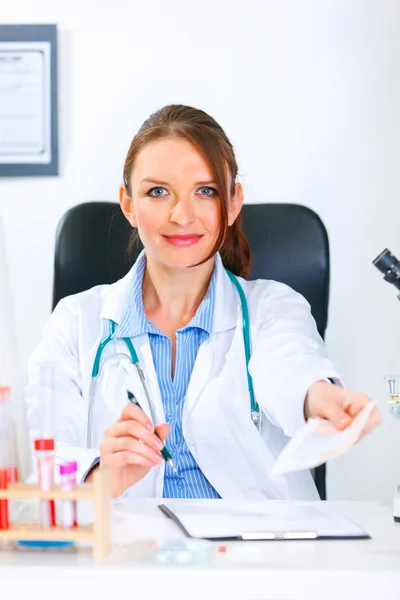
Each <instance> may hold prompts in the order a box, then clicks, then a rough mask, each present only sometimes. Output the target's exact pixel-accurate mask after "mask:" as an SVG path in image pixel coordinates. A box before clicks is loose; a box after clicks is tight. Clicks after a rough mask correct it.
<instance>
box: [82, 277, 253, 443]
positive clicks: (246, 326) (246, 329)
mask: <svg viewBox="0 0 400 600" xmlns="http://www.w3.org/2000/svg"><path fill="white" fill-rule="evenodd" d="M226 272H227V274H228V277H229V279H230V280H231V282H232V283H233V285H234V286H235V288H236V290H237V292H238V294H239V298H240V304H241V308H242V323H243V341H244V352H245V357H246V372H247V385H248V389H249V395H250V415H251V420H252V421H253V423H254V425H255V426H256V427H257V429H258V430H260V429H261V413H260V407H259V406H258V404H257V402H256V399H255V397H254V389H253V380H252V377H251V375H250V371H249V362H250V356H251V343H250V317H249V307H248V304H247V298H246V296H245V293H244V291H243V288H242V286H241V285H240V283H239V281H238V279H237V277H236V276H235V275H234V274H233V273H231V271H228V269H226ZM109 327H110V329H109V335H108V337H106V339H105V340H104V341H102V342H101V344H99V347H98V348H97V352H96V356H95V359H94V363H93V369H92V380H91V383H90V392H89V409H88V425H87V440H86V442H87V448H91V446H92V420H93V405H94V398H95V395H96V382H97V378H98V376H99V374H100V364H101V357H102V354H103V350H104V348H105V347H106V346H107V344H108V343H109V342H111V340H112V339H113V335H114V333H115V330H116V327H117V325H116V323H115V322H114V321H110V325H109ZM121 341H123V342H125V344H126V346H127V348H128V351H129V355H130V359H131V361H132V363H133V365H134V366H135V367H136V370H137V372H138V375H139V378H140V381H141V383H142V386H143V389H144V393H145V395H146V399H147V402H148V403H149V407H150V413H151V418H152V421H153V423H156V415H155V410H154V407H153V403H152V402H151V400H150V396H149V392H148V389H147V385H146V379H145V376H144V373H143V371H142V369H141V368H140V364H139V358H138V355H137V354H136V350H135V347H134V345H133V344H132V340H131V339H130V338H121ZM121 356H122V357H123V358H125V357H126V354H122V355H121ZM113 358H115V355H114V356H113Z"/></svg>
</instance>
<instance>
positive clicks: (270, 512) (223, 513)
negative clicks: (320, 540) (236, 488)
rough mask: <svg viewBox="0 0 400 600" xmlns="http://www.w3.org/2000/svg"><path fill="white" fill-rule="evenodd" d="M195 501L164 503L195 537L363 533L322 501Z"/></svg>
mask: <svg viewBox="0 0 400 600" xmlns="http://www.w3.org/2000/svg"><path fill="white" fill-rule="evenodd" d="M230 504H231V505H230V506H228V507H227V506H226V504H225V505H222V506H220V507H219V506H218V505H216V504H214V505H213V506H210V505H209V504H204V505H201V504H199V503H196V505H194V506H193V505H190V504H186V503H184V502H182V503H176V502H174V503H173V504H172V503H171V504H169V503H168V501H166V502H165V505H166V506H167V507H168V508H169V509H170V510H171V512H173V513H174V514H175V515H176V517H177V518H178V519H179V521H180V522H181V523H182V525H183V526H184V527H185V529H186V530H187V532H188V533H189V535H190V536H192V537H196V538H207V539H212V538H224V537H225V538H229V537H241V536H242V535H244V534H246V533H257V532H259V533H279V534H280V533H293V532H315V533H316V535H317V536H319V537H320V536H328V537H363V536H365V532H364V531H363V530H362V529H361V528H360V527H359V526H358V525H356V524H355V523H353V522H352V521H349V520H348V519H346V518H345V517H343V516H342V515H340V514H338V513H335V512H333V511H331V510H329V509H327V508H325V507H323V506H322V505H318V506H316V505H314V504H298V505H297V504H293V503H291V502H274V501H269V500H267V501H264V502H257V503H251V502H246V504H243V503H239V502H238V503H236V504H235V503H230Z"/></svg>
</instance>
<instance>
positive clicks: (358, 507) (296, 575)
mask: <svg viewBox="0 0 400 600" xmlns="http://www.w3.org/2000/svg"><path fill="white" fill-rule="evenodd" d="M192 502H196V501H195V500H193V501H192ZM202 502H204V501H202ZM207 502H209V503H210V504H211V503H212V502H218V503H221V502H223V500H209V501H207ZM159 503H160V500H159V499H157V500H154V499H151V500H135V501H131V502H130V503H129V504H128V503H126V504H120V505H117V506H115V507H114V511H113V551H112V553H111V555H110V556H109V557H108V558H107V559H106V560H105V561H104V562H103V563H101V565H97V566H93V564H92V559H91V552H90V547H89V546H88V547H81V548H79V550H77V549H75V550H73V551H72V550H69V551H52V552H50V551H40V552H38V551H27V550H17V551H12V552H11V551H6V550H2V551H0V580H1V585H2V590H3V591H4V590H5V589H6V590H7V591H8V590H9V591H10V592H11V591H13V592H14V593H16V594H17V595H16V596H15V597H19V593H20V594H21V597H22V596H24V597H25V598H26V597H28V596H29V598H30V600H36V598H38V599H39V598H40V600H44V598H47V597H49V598H53V597H55V596H56V597H57V600H62V599H64V598H68V599H69V600H70V599H71V598H72V597H73V596H76V597H79V598H80V597H85V598H96V599H97V598H103V597H104V596H105V590H106V589H108V590H109V591H112V593H113V595H114V597H116V595H117V594H118V596H119V597H120V598H121V599H124V598H125V597H126V596H127V594H128V595H130V594H131V593H134V592H137V591H139V592H140V594H141V597H142V598H143V597H144V598H146V600H147V598H150V599H153V598H162V599H163V600H165V599H168V598H173V599H174V600H180V599H181V598H182V599H183V598H189V597H190V599H191V600H196V599H197V598H201V599H202V600H203V599H204V598H207V599H208V600H212V599H214V598H224V599H225V598H229V599H230V600H236V598H237V599H239V598H240V599H243V600H294V599H299V600H306V599H307V600H313V599H314V598H315V599H318V600H322V599H324V600H330V599H332V600H333V599H334V600H338V599H340V600H341V599H347V598H349V599H350V598H351V599H352V600H354V599H360V600H361V598H362V599H363V600H365V599H369V598H374V599H376V598H382V599H383V598H384V600H391V599H392V598H393V599H396V600H399V599H400V524H395V523H394V521H393V517H392V513H391V510H390V509H389V508H388V507H386V506H383V505H382V504H379V503H373V502H327V503H326V505H327V506H328V507H330V508H332V509H333V510H336V511H337V512H340V513H342V514H343V515H345V516H347V517H349V518H350V519H352V520H354V521H355V522H357V523H358V524H359V525H360V526H361V527H363V528H364V529H365V530H366V531H367V532H368V533H369V534H370V535H371V536H372V539H371V540H332V541H328V540H324V541H322V540H320V541H312V540H311V541H294V542H288V541H285V542H271V541H269V542H237V541H236V542H230V543H227V544H225V545H226V547H227V551H226V552H225V553H218V552H216V553H215V555H214V558H213V560H212V561H211V562H210V563H209V564H207V565H205V566H196V567H178V566H169V567H164V566H153V565H143V564H141V563H138V562H135V561H134V560H133V559H132V557H131V551H130V548H129V544H130V543H132V542H133V541H136V540H144V539H157V540H163V539H165V538H167V537H168V538H171V537H173V538H179V537H184V536H183V534H182V532H181V531H180V529H179V528H178V527H177V525H175V524H174V523H173V522H172V521H171V520H169V519H167V518H166V517H165V516H164V515H163V514H162V513H161V512H160V511H159V510H158V508H157V504H159ZM173 503H174V501H173V500H168V504H171V505H173ZM72 567H74V569H72ZM4 586H5V587H4ZM77 591H78V592H79V595H77Z"/></svg>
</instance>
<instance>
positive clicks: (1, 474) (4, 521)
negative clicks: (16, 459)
mask: <svg viewBox="0 0 400 600" xmlns="http://www.w3.org/2000/svg"><path fill="white" fill-rule="evenodd" d="M7 487H8V482H7V469H0V490H5V489H7ZM8 527H9V522H8V500H7V499H5V498H4V499H3V498H2V499H0V530H1V529H8Z"/></svg>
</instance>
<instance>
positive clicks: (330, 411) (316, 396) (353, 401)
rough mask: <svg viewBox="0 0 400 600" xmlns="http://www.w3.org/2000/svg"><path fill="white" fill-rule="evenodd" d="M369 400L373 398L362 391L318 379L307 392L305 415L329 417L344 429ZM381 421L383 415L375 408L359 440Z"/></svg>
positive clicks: (336, 425)
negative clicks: (347, 388)
mask: <svg viewBox="0 0 400 600" xmlns="http://www.w3.org/2000/svg"><path fill="white" fill-rule="evenodd" d="M368 402H371V398H369V397H368V396H366V395H365V394H362V393H361V392H355V391H353V390H346V389H344V388H342V387H341V386H339V385H334V384H332V383H328V382H327V381H317V382H315V383H313V384H312V385H311V386H310V388H309V390H308V392H307V396H306V399H305V402H304V415H305V417H306V419H309V418H316V417H319V418H321V419H328V420H329V421H330V422H331V423H332V425H333V426H334V427H335V428H336V429H339V430H342V429H346V427H348V426H349V425H350V424H351V423H352V421H353V419H354V417H356V416H357V415H358V413H359V412H361V411H362V409H363V408H364V406H366V405H367V404H368ZM380 422H381V416H380V414H379V412H378V410H377V409H376V408H374V410H373V411H372V412H371V414H370V415H369V418H368V421H367V423H366V424H365V426H364V429H363V430H362V432H361V435H360V437H359V440H360V439H361V438H363V437H364V436H365V435H367V434H368V433H370V432H371V431H372V430H373V429H375V427H376V426H377V425H379V424H380Z"/></svg>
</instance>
